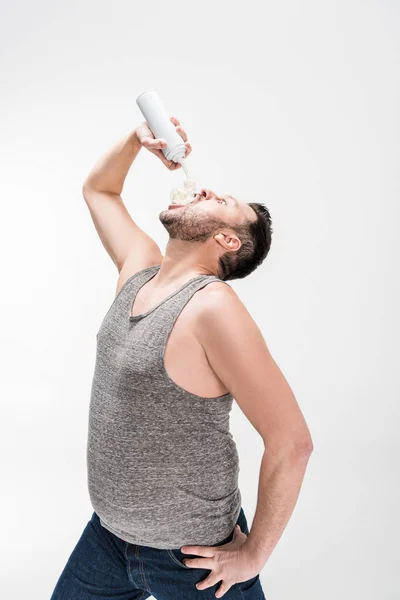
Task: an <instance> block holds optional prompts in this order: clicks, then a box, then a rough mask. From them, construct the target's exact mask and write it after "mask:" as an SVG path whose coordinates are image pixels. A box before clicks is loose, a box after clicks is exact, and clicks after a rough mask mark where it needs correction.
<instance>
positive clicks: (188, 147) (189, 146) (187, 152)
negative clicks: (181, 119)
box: [185, 142, 192, 158]
mask: <svg viewBox="0 0 400 600" xmlns="http://www.w3.org/2000/svg"><path fill="white" fill-rule="evenodd" d="M185 146H186V154H185V158H187V157H188V156H189V154H190V153H191V151H192V146H191V144H190V142H186V143H185Z"/></svg>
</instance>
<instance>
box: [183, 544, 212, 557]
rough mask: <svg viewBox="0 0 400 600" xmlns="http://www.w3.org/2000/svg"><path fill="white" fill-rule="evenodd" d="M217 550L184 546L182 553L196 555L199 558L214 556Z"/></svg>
mask: <svg viewBox="0 0 400 600" xmlns="http://www.w3.org/2000/svg"><path fill="white" fill-rule="evenodd" d="M215 551H216V548H214V547H213V546H182V548H181V552H183V553H185V552H186V554H196V555H197V556H214V554H215Z"/></svg>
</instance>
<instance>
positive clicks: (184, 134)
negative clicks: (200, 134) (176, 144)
mask: <svg viewBox="0 0 400 600" xmlns="http://www.w3.org/2000/svg"><path fill="white" fill-rule="evenodd" d="M176 131H177V132H178V133H179V135H180V136H181V138H182V139H183V141H184V142H187V135H186V131H185V130H184V129H182V127H181V126H180V125H178V126H177V127H176Z"/></svg>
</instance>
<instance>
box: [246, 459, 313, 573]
mask: <svg viewBox="0 0 400 600" xmlns="http://www.w3.org/2000/svg"><path fill="white" fill-rule="evenodd" d="M310 454H311V450H310V451H304V452H300V451H297V452H293V453H292V454H286V455H285V454H284V455H283V456H282V457H277V455H276V454H274V453H273V452H271V453H269V452H268V451H267V450H265V451H264V454H263V458H262V461H261V468H260V477H259V484H258V499H257V508H256V512H255V515H254V519H253V524H252V527H251V530H250V533H249V535H248V538H247V540H246V542H245V543H244V544H243V546H242V549H243V551H244V552H245V554H246V556H247V557H248V558H249V560H250V561H252V562H254V564H256V565H257V566H258V567H259V568H260V570H261V568H262V567H263V566H264V565H265V563H266V562H267V560H268V558H269V557H270V555H271V554H272V551H273V550H274V548H275V546H276V544H277V543H278V541H279V539H280V537H281V535H282V533H283V531H284V529H285V527H286V525H287V523H288V521H289V519H290V516H291V514H292V512H293V509H294V507H295V505H296V502H297V498H298V496H299V492H300V488H301V484H302V481H303V478H304V473H305V469H306V467H307V463H308V459H309V457H310Z"/></svg>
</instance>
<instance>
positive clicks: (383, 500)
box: [0, 0, 400, 600]
mask: <svg viewBox="0 0 400 600" xmlns="http://www.w3.org/2000/svg"><path fill="white" fill-rule="evenodd" d="M399 13H400V8H399V4H398V3H396V2H394V1H388V0H386V1H385V0H379V1H378V0H375V1H372V0H371V1H364V2H362V1H361V0H360V1H356V0H342V1H336V2H331V1H327V2H321V1H318V0H314V1H312V0H304V1H303V2H297V1H294V0H292V1H290V2H269V1H268V2H264V3H259V2H250V1H248V2H246V3H240V4H239V3H234V2H227V1H224V2H222V1H221V2H217V1H213V2H210V1H205V0H202V2H182V1H176V2H157V1H156V2H148V3H144V2H133V1H130V2H129V1H125V2H121V1H115V2H112V3H111V2H104V1H103V0H101V1H99V0H96V2H95V1H94V0H93V1H83V2H80V3H78V2H75V1H73V2H68V3H62V2H59V1H52V2H50V0H47V1H43V0H37V1H36V2H34V3H29V2H28V1H27V0H25V1H24V2H11V0H5V1H3V3H2V7H1V15H0V22H1V25H0V34H1V36H0V37H1V42H0V44H1V62H0V71H1V79H0V97H1V100H0V107H1V111H0V122H1V146H0V152H1V156H0V159H1V177H0V193H1V203H2V215H1V220H0V223H1V230H0V231H1V244H2V277H1V279H2V284H3V285H2V294H1V295H0V301H1V307H0V315H1V317H0V319H1V323H0V325H1V337H2V340H1V356H0V359H1V388H0V391H1V413H2V414H1V438H0V440H1V442H0V443H1V456H2V461H1V463H2V492H1V513H0V514H1V526H2V535H1V538H2V545H1V546H2V556H1V590H2V596H3V597H4V598H7V599H8V600H10V599H11V598H15V599H18V600H20V599H21V600H22V599H25V598H29V599H30V600H39V599H40V600H43V599H45V598H49V597H50V594H51V592H52V590H53V588H54V586H55V584H56V581H57V579H58V577H59V575H60V573H61V570H62V569H63V567H64V565H65V562H66V561H67V559H68V557H69V555H70V553H71V551H72V549H73V547H74V545H75V543H76V542H77V540H78V538H79V536H80V534H81V532H82V530H83V528H84V526H85V525H86V523H87V521H88V520H89V519H90V517H91V514H92V510H93V509H92V507H91V505H90V502H89V497H88V492H87V487H86V455H85V452H86V436H87V424H88V423H87V420H88V407H89V393H90V386H91V380H92V376H93V369H94V359H95V334H96V332H97V330H98V327H99V325H100V323H101V320H102V318H103V316H104V314H105V313H106V311H107V310H108V307H109V305H110V304H111V302H112V300H113V297H114V293H115V289H116V282H117V275H118V273H117V270H116V268H115V266H114V264H113V263H112V261H111V259H110V258H109V256H108V255H107V253H106V251H105V249H104V248H103V246H102V244H101V242H100V239H99V238H98V235H97V233H96V231H95V229H94V226H93V224H92V221H91V218H90V215H89V211H88V209H87V207H86V205H85V203H84V200H83V197H82V194H81V186H82V183H83V181H84V179H85V177H86V176H87V174H88V173H89V170H90V169H91V168H92V166H93V164H94V163H95V161H96V160H97V159H98V158H99V157H100V156H101V155H102V154H103V153H104V152H105V151H107V150H108V149H109V148H110V147H111V146H112V145H113V144H114V143H115V142H117V141H118V140H119V139H120V138H122V137H123V136H125V135H126V134H127V133H128V132H129V131H130V130H131V129H132V128H133V127H134V126H135V125H136V124H137V123H138V122H139V121H140V120H142V117H141V115H140V113H139V109H138V108H137V106H136V103H135V99H136V97H137V96H138V95H139V94H140V93H141V92H142V91H144V90H146V89H148V88H150V87H151V88H155V89H156V90H157V91H158V93H159V95H160V96H161V98H162V100H163V102H164V105H165V106H166V108H167V110H168V111H169V113H170V114H171V115H175V116H176V117H177V118H178V119H180V120H181V123H182V126H183V127H184V128H185V129H186V131H187V133H188V136H189V140H190V142H191V143H192V146H193V152H192V155H191V156H190V157H189V159H188V163H189V166H190V168H191V172H192V174H193V176H194V178H195V179H196V181H197V182H198V185H199V186H206V187H209V188H212V189H215V191H216V192H217V193H222V194H224V193H225V194H233V195H234V196H236V197H238V198H241V199H243V200H245V201H247V202H252V201H254V202H257V201H260V202H263V203H265V204H266V205H267V206H268V208H269V209H270V211H271V214H272V219H273V226H274V234H273V242H272V247H271V251H270V254H269V256H268V257H267V259H266V261H265V262H264V264H263V265H262V266H261V267H260V268H259V269H258V270H257V271H256V272H255V273H253V274H252V275H251V276H249V277H248V278H247V279H245V280H243V281H237V282H232V286H233V288H234V289H235V290H236V291H237V293H238V294H239V295H240V297H241V299H242V301H243V302H244V303H245V305H246V306H247V308H248V310H249V311H250V312H251V314H252V316H253V318H254V319H255V321H256V322H257V324H258V325H259V327H260V328H261V330H262V332H263V335H264V337H265V340H266V342H267V344H268V346H269V348H270V350H271V352H272V354H273V356H274V358H275V360H276V361H277V362H278V364H279V366H280V367H281V369H282V371H283V372H284V374H285V376H286V377H287V379H288V381H289V383H290V385H291V387H292V389H293V391H294V393H295V395H296V397H297V400H298V402H299V404H300V407H301V409H302V411H303V413H304V415H305V418H306V420H307V423H308V425H309V428H310V431H311V434H312V437H313V441H314V452H313V454H312V456H311V458H310V462H309V466H308V469H307V472H306V476H305V479H304V482H303V486H302V490H301V492H300V497H299V500H298V503H297V505H296V508H295V510H294V512H293V514H292V517H291V519H290V521H289V524H288V526H287V528H286V530H285V532H284V534H283V536H282V538H281V540H280V541H279V543H278V545H277V547H276V549H275V551H274V552H273V554H272V555H271V557H270V559H269V561H268V562H267V564H266V566H265V567H264V569H263V571H262V574H261V581H262V583H263V587H264V592H265V595H266V597H267V599H269V600H293V599H294V598H296V600H320V599H321V598H323V599H324V600H337V599H338V598H340V599H345V598H346V599H347V598H348V599H352V600H353V599H358V598H360V599H362V600H373V599H375V598H377V597H379V598H380V599H381V600H394V599H398V598H399V597H400V579H399V570H398V568H399V566H400V564H399V534H400V531H399V518H398V507H399V504H400V490H399V477H398V460H399V449H400V448H399V437H398V428H399V416H400V414H399V413H400V411H399V382H398V361H399V351H398V347H399V346H398V344H399V341H398V340H399V333H400V327H399V316H398V307H399V305H400V293H399V266H398V257H399V255H400V252H399V251H400V247H399V240H398V228H399V218H400V214H399V191H400V189H399V188H400V185H399V182H400V178H399V166H398V165H399V133H400V132H399V109H398V107H399V103H400V98H399V95H400V94H399V92H400V86H399V78H400V77H399V56H400V55H399V35H400V14H399ZM182 181H183V171H177V172H174V173H172V172H169V171H168V170H167V169H166V168H165V167H164V165H163V164H162V163H161V161H159V160H158V159H157V158H156V157H155V156H153V155H152V154H150V153H149V152H147V151H146V150H143V151H142V152H141V153H140V155H139V156H138V158H137V160H136V161H135V162H134V164H133V167H132V169H131V171H130V173H129V174H128V177H127V180H126V184H125V188H124V191H123V193H122V197H123V199H124V201H125V204H126V205H127V207H128V210H129V211H130V213H131V215H132V217H133V218H134V219H135V220H136V221H137V223H138V224H139V225H140V226H141V227H142V228H143V229H145V231H147V232H148V233H149V234H150V235H152V236H154V238H155V240H156V241H157V242H158V243H159V245H160V247H161V248H162V251H163V250H164V248H165V244H166V241H167V233H166V231H165V230H164V228H163V227H162V225H161V223H160V222H159V221H158V214H159V212H160V211H161V210H163V209H164V208H166V206H167V203H168V199H169V191H170V190H171V189H172V188H173V187H176V186H177V185H180V184H181V183H182ZM231 430H232V433H233V436H234V438H235V440H236V443H237V446H238V451H239V455H240V460H241V469H240V488H241V492H242V497H243V507H244V510H245V512H246V515H247V518H248V521H249V525H250V524H251V522H252V519H253V516H254V512H255V507H256V499H257V485H258V473H259V466H260V460H261V455H262V450H263V445H262V440H261V438H259V436H258V434H257V432H256V431H255V430H254V429H253V428H252V427H251V425H250V424H249V422H248V421H247V420H246V418H245V416H244V415H243V413H241V411H240V409H239V408H238V406H237V405H236V404H234V409H233V412H232V419H231Z"/></svg>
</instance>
